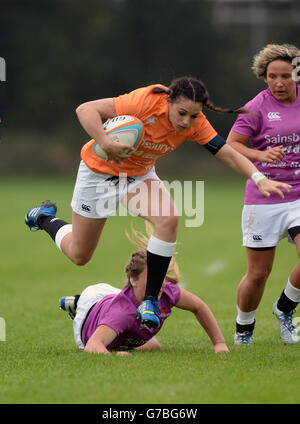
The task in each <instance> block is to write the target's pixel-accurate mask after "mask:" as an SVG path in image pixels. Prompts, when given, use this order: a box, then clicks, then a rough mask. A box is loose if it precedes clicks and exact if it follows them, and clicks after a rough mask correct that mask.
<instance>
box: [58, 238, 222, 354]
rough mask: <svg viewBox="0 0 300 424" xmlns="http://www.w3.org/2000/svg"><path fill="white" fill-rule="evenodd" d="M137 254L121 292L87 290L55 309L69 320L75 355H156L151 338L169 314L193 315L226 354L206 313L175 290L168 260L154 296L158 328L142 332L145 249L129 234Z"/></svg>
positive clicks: (175, 271)
mask: <svg viewBox="0 0 300 424" xmlns="http://www.w3.org/2000/svg"><path fill="white" fill-rule="evenodd" d="M133 235H134V240H133V239H132V238H130V239H131V241H132V242H134V243H135V244H136V245H138V246H139V247H140V248H141V250H138V251H136V252H134V253H132V255H131V258H130V261H129V263H128V265H127V266H126V269H125V272H126V276H127V283H126V284H125V286H124V287H123V289H122V290H120V289H118V288H116V287H113V286H111V285H109V284H105V283H100V284H95V285H91V286H88V287H87V288H86V289H85V290H84V291H83V292H82V293H81V295H80V296H79V295H76V296H66V297H63V298H61V300H60V307H61V308H62V309H63V310H66V311H67V312H69V315H70V316H71V318H72V319H73V330H74V338H75V341H76V344H77V346H78V348H79V349H84V351H85V352H88V353H104V354H108V353H110V352H111V351H114V350H116V351H117V354H118V355H130V353H129V352H128V350H131V349H138V350H153V349H160V347H161V346H160V343H159V342H158V340H157V339H156V337H155V335H156V334H157V333H158V332H159V331H160V329H161V327H162V325H163V323H164V321H165V319H166V318H168V317H169V316H170V315H171V312H172V308H173V307H174V306H176V307H177V308H180V309H184V310H187V311H190V312H192V313H193V314H194V315H195V317H196V319H197V320H198V322H199V323H200V325H201V326H202V327H203V328H204V330H205V331H206V333H207V335H208V336H209V338H210V339H211V341H212V343H213V348H214V352H215V353H220V352H229V349H228V347H227V346H226V343H225V340H224V337H223V335H222V332H221V330H220V328H219V326H218V324H217V321H216V319H215V317H214V315H213V313H212V312H211V310H210V308H209V307H208V306H207V305H206V304H205V303H204V302H203V301H202V300H201V299H200V298H199V297H197V296H196V295H194V294H192V293H190V292H188V291H187V290H184V289H183V288H181V287H179V286H178V283H179V278H180V275H179V268H178V265H177V263H176V261H175V258H174V257H173V258H172V260H171V263H170V266H169V270H168V274H167V275H166V279H165V281H164V284H163V286H162V288H161V291H160V294H159V309H160V311H159V317H160V326H159V327H158V328H157V329H148V328H146V327H144V328H143V327H142V326H141V323H140V321H139V320H138V319H137V318H136V310H137V307H138V305H139V304H140V302H141V301H142V299H143V298H144V294H145V288H146V281H147V260H146V246H147V243H148V239H147V237H146V236H144V235H143V234H141V233H138V232H136V231H133Z"/></svg>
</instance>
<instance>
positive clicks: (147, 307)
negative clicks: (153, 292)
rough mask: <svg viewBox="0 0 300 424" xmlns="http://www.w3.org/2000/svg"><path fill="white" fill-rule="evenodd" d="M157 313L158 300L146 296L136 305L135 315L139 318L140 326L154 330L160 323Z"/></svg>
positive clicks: (158, 312)
mask: <svg viewBox="0 0 300 424" xmlns="http://www.w3.org/2000/svg"><path fill="white" fill-rule="evenodd" d="M159 314H160V309H159V306H158V301H157V300H156V299H154V297H152V296H148V297H147V298H146V299H145V300H144V301H143V302H142V303H141V304H140V306H139V307H138V309H137V313H136V317H137V319H140V320H141V327H144V328H148V329H152V330H155V329H156V328H158V327H159V324H160V319H159Z"/></svg>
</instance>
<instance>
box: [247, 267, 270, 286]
mask: <svg viewBox="0 0 300 424" xmlns="http://www.w3.org/2000/svg"><path fill="white" fill-rule="evenodd" d="M271 269H272V268H270V267H268V266H264V267H260V268H254V269H249V270H248V277H249V278H250V280H251V281H252V282H253V283H254V284H256V285H257V286H260V285H262V284H265V282H266V281H267V279H268V277H269V275H270V273H271Z"/></svg>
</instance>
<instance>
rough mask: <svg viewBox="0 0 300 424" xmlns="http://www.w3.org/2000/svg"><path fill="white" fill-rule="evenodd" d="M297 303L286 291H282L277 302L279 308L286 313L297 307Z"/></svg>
mask: <svg viewBox="0 0 300 424" xmlns="http://www.w3.org/2000/svg"><path fill="white" fill-rule="evenodd" d="M297 305H298V302H294V301H293V300H291V299H289V298H288V297H287V296H286V294H285V293H284V291H283V292H282V293H281V296H280V298H279V299H278V302H277V308H278V309H279V310H280V311H281V312H283V313H285V314H289V313H290V312H291V311H292V310H293V309H295V308H296V306H297Z"/></svg>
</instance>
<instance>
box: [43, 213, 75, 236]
mask: <svg viewBox="0 0 300 424" xmlns="http://www.w3.org/2000/svg"><path fill="white" fill-rule="evenodd" d="M38 224H39V226H40V227H41V228H42V229H43V230H45V231H46V232H47V233H48V234H49V235H50V237H51V238H52V239H53V240H54V241H55V236H56V233H57V231H58V230H59V229H60V228H61V227H63V226H64V225H67V224H68V223H67V222H66V221H63V220H62V219H60V218H55V217H53V216H46V215H41V216H40V217H39V218H38Z"/></svg>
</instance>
